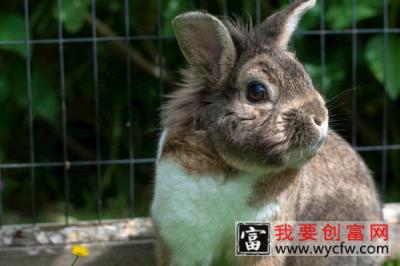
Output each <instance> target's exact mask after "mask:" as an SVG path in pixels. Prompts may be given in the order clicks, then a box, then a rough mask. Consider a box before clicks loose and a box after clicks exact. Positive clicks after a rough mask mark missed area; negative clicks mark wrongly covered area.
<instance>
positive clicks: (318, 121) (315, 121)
mask: <svg viewBox="0 0 400 266" xmlns="http://www.w3.org/2000/svg"><path fill="white" fill-rule="evenodd" d="M313 120H314V123H315V124H316V125H317V126H321V124H322V119H320V118H318V117H313Z"/></svg>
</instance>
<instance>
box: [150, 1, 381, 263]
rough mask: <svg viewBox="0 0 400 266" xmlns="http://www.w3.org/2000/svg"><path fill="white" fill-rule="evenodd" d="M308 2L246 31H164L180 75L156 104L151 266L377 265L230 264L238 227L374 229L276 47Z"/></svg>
mask: <svg viewBox="0 0 400 266" xmlns="http://www.w3.org/2000/svg"><path fill="white" fill-rule="evenodd" d="M314 4H315V0H308V1H304V0H296V1H294V2H293V3H292V4H291V5H290V6H289V7H288V8H286V9H284V10H282V11H280V12H278V13H275V14H274V15H272V16H270V17H269V18H267V19H266V20H265V21H264V22H263V23H262V24H260V25H258V26H257V27H256V28H254V29H253V28H251V27H246V26H243V25H240V24H235V23H232V22H225V23H222V22H221V21H220V20H219V19H217V18H216V17H214V16H212V15H209V14H207V13H202V12H189V13H186V14H183V15H181V16H178V17H177V18H176V19H175V20H174V28H175V31H176V35H177V39H178V42H179V45H180V47H181V50H182V52H183V54H184V55H185V57H186V59H187V61H188V62H189V64H190V66H189V68H187V69H186V70H185V71H184V72H183V81H184V82H183V85H181V87H180V89H179V90H177V91H176V92H175V93H174V94H173V95H172V97H171V99H170V100H169V101H168V102H167V104H166V106H165V108H164V110H163V114H162V115H163V119H162V126H163V128H164V133H163V134H162V136H161V138H160V143H159V151H158V158H157V165H156V184H155V195H154V200H153V205H152V217H153V218H154V222H155V225H156V228H157V232H158V235H159V241H158V243H159V244H158V253H159V255H158V261H159V264H160V265H177V266H178V265H179V266H181V265H182V266H190V265H303V266H308V265H379V262H380V261H381V259H380V258H377V257H375V258H372V257H359V258H357V257H328V258H324V257H322V258H321V257H287V258H285V257H256V258H254V257H253V258H251V257H241V258H239V257H235V256H234V232H235V222H237V221H337V220H342V221H344V220H345V221H354V220H358V221H365V220H381V219H382V217H381V210H380V203H379V200H378V197H377V194H376V192H375V187H374V183H373V181H372V178H371V176H370V174H369V172H368V169H367V168H366V166H365V164H364V163H363V161H362V160H361V159H360V157H359V156H358V155H357V153H356V152H355V151H354V150H353V149H352V148H351V146H350V145H348V144H347V143H346V142H345V141H344V140H343V139H342V138H340V137H339V136H338V135H336V134H335V133H334V132H328V111H327V109H326V107H325V102H324V99H323V98H322V97H321V96H320V94H319V93H318V92H317V91H316V90H315V89H314V87H313V84H312V81H311V79H310V77H309V76H308V74H307V72H306V71H305V70H304V68H303V66H302V65H301V64H300V63H299V62H298V61H297V60H296V57H295V56H294V54H292V53H291V52H289V51H287V44H288V41H289V39H290V36H291V34H292V33H293V31H294V29H295V27H296V25H297V22H298V20H299V18H300V16H301V15H302V14H303V13H304V12H305V11H306V10H308V9H309V8H311V7H312V6H313V5H314Z"/></svg>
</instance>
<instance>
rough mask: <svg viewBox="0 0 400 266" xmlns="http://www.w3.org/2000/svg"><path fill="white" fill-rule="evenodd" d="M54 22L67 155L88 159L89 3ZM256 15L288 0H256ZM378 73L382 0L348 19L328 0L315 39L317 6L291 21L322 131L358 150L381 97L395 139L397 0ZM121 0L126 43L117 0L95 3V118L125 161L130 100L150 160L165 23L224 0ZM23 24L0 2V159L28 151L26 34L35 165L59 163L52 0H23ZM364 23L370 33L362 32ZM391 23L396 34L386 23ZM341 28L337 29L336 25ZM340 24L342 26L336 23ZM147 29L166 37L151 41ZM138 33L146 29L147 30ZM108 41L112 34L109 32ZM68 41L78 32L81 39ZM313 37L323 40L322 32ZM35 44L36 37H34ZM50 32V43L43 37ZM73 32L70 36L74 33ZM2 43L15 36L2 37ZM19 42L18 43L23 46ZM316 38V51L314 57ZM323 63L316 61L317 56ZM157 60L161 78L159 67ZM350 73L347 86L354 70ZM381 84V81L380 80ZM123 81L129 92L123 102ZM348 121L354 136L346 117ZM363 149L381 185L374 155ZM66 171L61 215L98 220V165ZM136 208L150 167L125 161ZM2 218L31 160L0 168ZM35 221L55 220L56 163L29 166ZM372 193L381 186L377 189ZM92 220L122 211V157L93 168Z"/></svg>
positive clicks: (165, 49)
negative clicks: (323, 113) (321, 109)
mask: <svg viewBox="0 0 400 266" xmlns="http://www.w3.org/2000/svg"><path fill="white" fill-rule="evenodd" d="M62 2H63V4H62V10H61V19H62V27H63V35H64V38H65V39H66V40H65V42H64V58H65V85H66V103H67V113H66V115H67V132H68V159H69V160H70V161H92V160H95V159H96V141H95V132H96V116H95V114H96V111H95V93H94V86H95V82H94V68H93V42H92V39H91V37H92V26H93V24H92V23H93V21H92V19H91V12H92V5H91V1H90V0H68V1H66V0H64V1H62ZM226 2H227V10H228V13H229V14H237V15H239V16H243V17H249V16H251V17H252V19H253V21H254V22H255V20H256V18H257V12H256V4H257V3H256V0H229V1H226ZM260 2H261V4H260V14H261V16H260V17H261V18H262V19H263V18H265V17H266V16H267V15H268V14H270V13H272V12H273V11H275V10H277V9H278V8H280V7H281V6H283V5H285V4H287V2H288V1H287V0H286V1H274V0H269V1H267V0H261V1H260ZM388 3H389V7H388V11H389V12H388V17H387V19H388V20H387V23H388V25H387V26H388V27H389V28H390V29H391V30H392V31H390V32H389V33H388V43H387V50H386V52H387V53H388V60H387V66H386V69H387V75H386V77H385V75H384V64H383V63H384V56H383V55H384V48H385V46H384V35H383V33H382V31H381V30H382V29H383V27H384V16H383V14H384V12H383V10H384V6H383V1H382V0H368V1H357V3H356V8H355V10H354V11H355V12H354V14H356V17H355V20H354V21H353V19H352V14H353V12H352V1H350V0H338V1H326V3H325V7H324V16H323V19H324V20H323V24H324V26H325V29H326V30H327V32H326V34H325V35H324V37H321V35H320V34H318V32H314V33H313V32H311V33H309V34H305V32H304V31H306V30H312V31H316V30H319V29H320V26H321V21H320V19H321V16H320V15H321V12H320V7H319V6H318V7H316V8H314V9H313V10H312V11H311V12H309V13H308V14H307V15H306V16H305V18H304V19H303V21H302V22H301V25H300V31H299V34H297V35H296V37H295V39H294V42H293V48H294V50H295V51H296V53H297V55H298V57H299V58H300V60H301V61H302V62H304V64H305V66H306V68H307V69H308V71H309V72H310V74H311V75H312V77H313V80H314V82H315V86H316V87H318V88H320V90H321V91H322V92H323V93H324V95H325V96H326V98H327V100H328V106H329V109H330V112H331V114H332V116H331V127H332V128H334V129H335V130H336V131H338V132H339V133H340V134H341V135H343V136H344V137H345V138H346V139H348V140H349V141H350V142H352V141H353V143H355V144H356V145H357V146H377V145H378V146H379V145H382V139H383V135H382V134H383V119H382V118H383V106H384V101H383V99H384V95H386V96H387V100H388V101H387V105H388V128H387V132H388V134H387V142H388V144H390V145H392V144H400V123H399V121H400V114H399V111H400V72H399V71H400V67H399V64H400V32H399V28H400V13H399V12H400V0H389V1H388ZM159 4H160V5H158V3H157V0H149V1H133V0H132V1H130V3H129V20H130V23H129V29H130V32H129V34H130V36H133V37H134V38H132V40H131V41H130V46H129V47H128V46H127V45H126V42H124V41H123V40H120V39H119V38H118V36H119V37H123V36H125V34H126V32H125V30H126V25H125V16H124V14H125V3H124V1H123V0H97V1H96V15H97V23H96V33H97V36H98V37H101V38H103V39H101V40H100V41H99V42H97V49H98V53H97V60H98V77H99V79H98V85H99V114H100V121H99V126H100V143H101V153H100V155H101V159H103V160H112V159H126V158H129V123H128V122H129V118H128V110H129V108H128V103H129V104H130V105H131V108H132V121H131V123H130V124H131V127H132V143H133V147H134V158H153V157H154V156H155V150H156V144H157V136H158V134H159V107H160V102H161V101H162V95H161V93H160V86H161V87H162V91H163V93H164V94H166V93H168V92H169V91H172V90H173V89H174V82H175V81H178V80H179V74H178V70H179V68H181V67H183V66H184V65H185V62H184V61H183V57H182V55H181V54H180V52H179V50H178V47H177V43H176V40H175V39H174V38H173V32H172V29H171V23H170V22H171V20H172V19H173V18H174V17H175V16H176V15H178V14H179V13H181V12H184V11H187V10H190V9H192V5H193V6H194V8H195V9H203V10H208V11H209V12H211V13H213V14H223V13H224V10H225V9H224V1H215V0H198V1H189V0H160V1H159ZM29 16H30V28H29V29H25V21H24V3H23V1H1V2H0V163H3V164H4V163H26V162H29V161H30V157H29V120H28V106H29V105H28V95H27V68H26V56H27V50H26V46H25V44H24V43H23V40H24V38H25V36H26V32H25V31H26V30H29V35H30V38H31V39H33V40H37V41H35V42H34V43H33V44H32V45H31V46H30V52H31V53H32V61H31V62H32V83H31V84H32V94H33V102H32V104H33V116H34V143H35V158H36V162H60V161H63V152H62V148H63V131H62V129H63V127H62V112H61V94H60V62H59V43H58V41H57V38H58V37H59V35H58V28H57V27H58V24H57V23H58V12H57V1H55V0H31V1H29ZM353 22H356V24H357V28H359V29H363V30H362V32H361V33H359V34H357V35H356V40H357V50H356V54H355V55H356V59H357V60H356V72H355V73H353V72H352V57H353V54H352V47H353V46H352V45H353V39H352V37H353V36H352V34H351V32H350V31H348V30H350V29H352V25H353V24H352V23H353ZM366 29H375V30H372V31H368V30H366ZM395 29H397V33H396V30H395ZM342 30H344V31H342ZM346 30H347V31H346ZM157 34H161V35H163V36H165V37H164V38H162V40H161V41H159V40H158V39H157V38H155V37H156V35H157ZM146 36H147V37H146ZM114 37H117V38H114ZM76 38H83V39H82V40H81V41H80V42H78V41H76V40H77V39H76ZM321 38H323V39H322V40H321ZM40 40H42V41H40ZM45 40H50V41H45ZM74 40H75V41H74ZM7 41H15V42H14V43H11V44H10V43H7ZM21 41H22V42H21ZM321 41H322V42H323V41H325V57H321V52H320V48H321ZM128 50H129V51H130V52H129V54H130V55H131V60H130V64H131V71H130V73H131V77H132V82H131V83H130V84H128V82H127V60H126V58H127V53H128ZM323 61H324V62H325V63H324V65H323V66H324V67H321V62H323ZM160 62H162V65H163V69H164V72H163V77H164V78H163V79H162V80H161V81H160V71H159V69H158V67H157V65H158V64H159V63H160ZM353 74H354V75H355V76H356V78H357V84H356V87H355V88H354V86H353V77H354V75H353ZM385 80H386V85H385V84H384V83H385ZM128 86H130V88H131V90H132V97H131V99H128ZM354 89H355V90H356V93H357V97H356V100H357V105H356V115H355V117H356V120H355V121H353V120H352V100H353V99H352V93H353V91H354ZM353 122H355V123H356V128H357V131H356V135H355V136H356V138H355V139H354V138H353V139H352V125H353ZM361 155H362V156H363V157H364V158H365V160H366V161H367V164H368V165H369V167H370V168H371V170H372V171H373V172H374V176H375V178H376V181H377V184H378V186H380V185H381V179H382V176H381V168H382V152H381V151H379V149H378V150H377V151H369V152H362V153H361ZM387 156H388V160H387V176H386V178H387V188H386V193H385V197H384V198H385V200H386V201H388V202H392V201H400V167H399V163H400V150H389V151H388V153H387ZM68 176H69V178H70V202H69V208H70V221H71V222H73V221H76V220H91V219H96V218H97V217H98V216H97V211H96V186H97V178H96V166H79V167H78V166H76V167H71V168H70V169H69V170H68ZM134 176H135V186H134V195H135V201H134V210H135V211H134V215H135V216H146V215H148V208H149V203H150V199H151V196H152V182H153V164H152V163H141V164H135V166H134ZM1 177H2V183H1V184H0V185H1V186H0V189H1V198H2V212H3V217H2V218H3V223H5V224H10V223H30V222H31V216H32V209H31V206H32V202H31V191H32V183H31V179H30V169H29V168H18V169H3V170H1ZM35 190H36V206H37V216H38V217H37V218H38V219H37V221H38V222H59V221H61V222H63V221H64V208H65V202H64V199H65V195H64V169H63V167H49V168H37V169H36V187H35ZM381 191H382V190H381ZM101 195H102V199H103V209H102V218H103V219H106V218H122V217H128V216H129V203H130V201H129V165H127V164H119V165H112V164H111V165H103V166H102V171H101Z"/></svg>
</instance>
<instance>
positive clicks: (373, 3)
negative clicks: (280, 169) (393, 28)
mask: <svg viewBox="0 0 400 266" xmlns="http://www.w3.org/2000/svg"><path fill="white" fill-rule="evenodd" d="M381 12H382V1H380V0H368V1H357V6H356V10H355V15H356V19H357V21H358V22H359V21H362V20H365V19H369V18H372V17H375V16H378V15H379V14H380V13H381ZM326 21H327V23H328V24H329V25H330V26H331V27H332V28H334V29H344V28H349V27H351V25H352V22H353V11H352V1H350V0H340V1H332V2H330V3H329V4H328V7H327V10H326Z"/></svg>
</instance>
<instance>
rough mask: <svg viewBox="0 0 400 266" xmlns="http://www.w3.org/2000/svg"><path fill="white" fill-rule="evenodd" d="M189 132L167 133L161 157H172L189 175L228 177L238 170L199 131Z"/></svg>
mask: <svg viewBox="0 0 400 266" xmlns="http://www.w3.org/2000/svg"><path fill="white" fill-rule="evenodd" d="M189 134H190V135H189ZM189 134H182V133H180V134H179V135H178V134H173V133H172V134H168V137H167V139H166V142H165V145H164V148H163V151H162V155H161V159H166V158H172V159H173V160H175V161H176V162H177V163H179V164H180V165H181V166H182V167H184V168H185V169H186V171H187V172H188V173H189V174H191V175H197V176H201V175H206V174H211V175H221V176H224V177H225V178H229V177H232V176H234V175H236V174H237V172H238V171H237V170H236V169H234V168H233V167H232V166H230V165H228V164H227V163H226V162H225V161H224V160H223V159H222V158H221V157H220V156H219V155H218V153H217V152H216V151H215V150H214V149H212V146H211V145H210V143H209V142H208V140H207V138H205V137H204V136H202V135H201V134H199V133H197V134H195V133H193V132H189Z"/></svg>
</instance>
